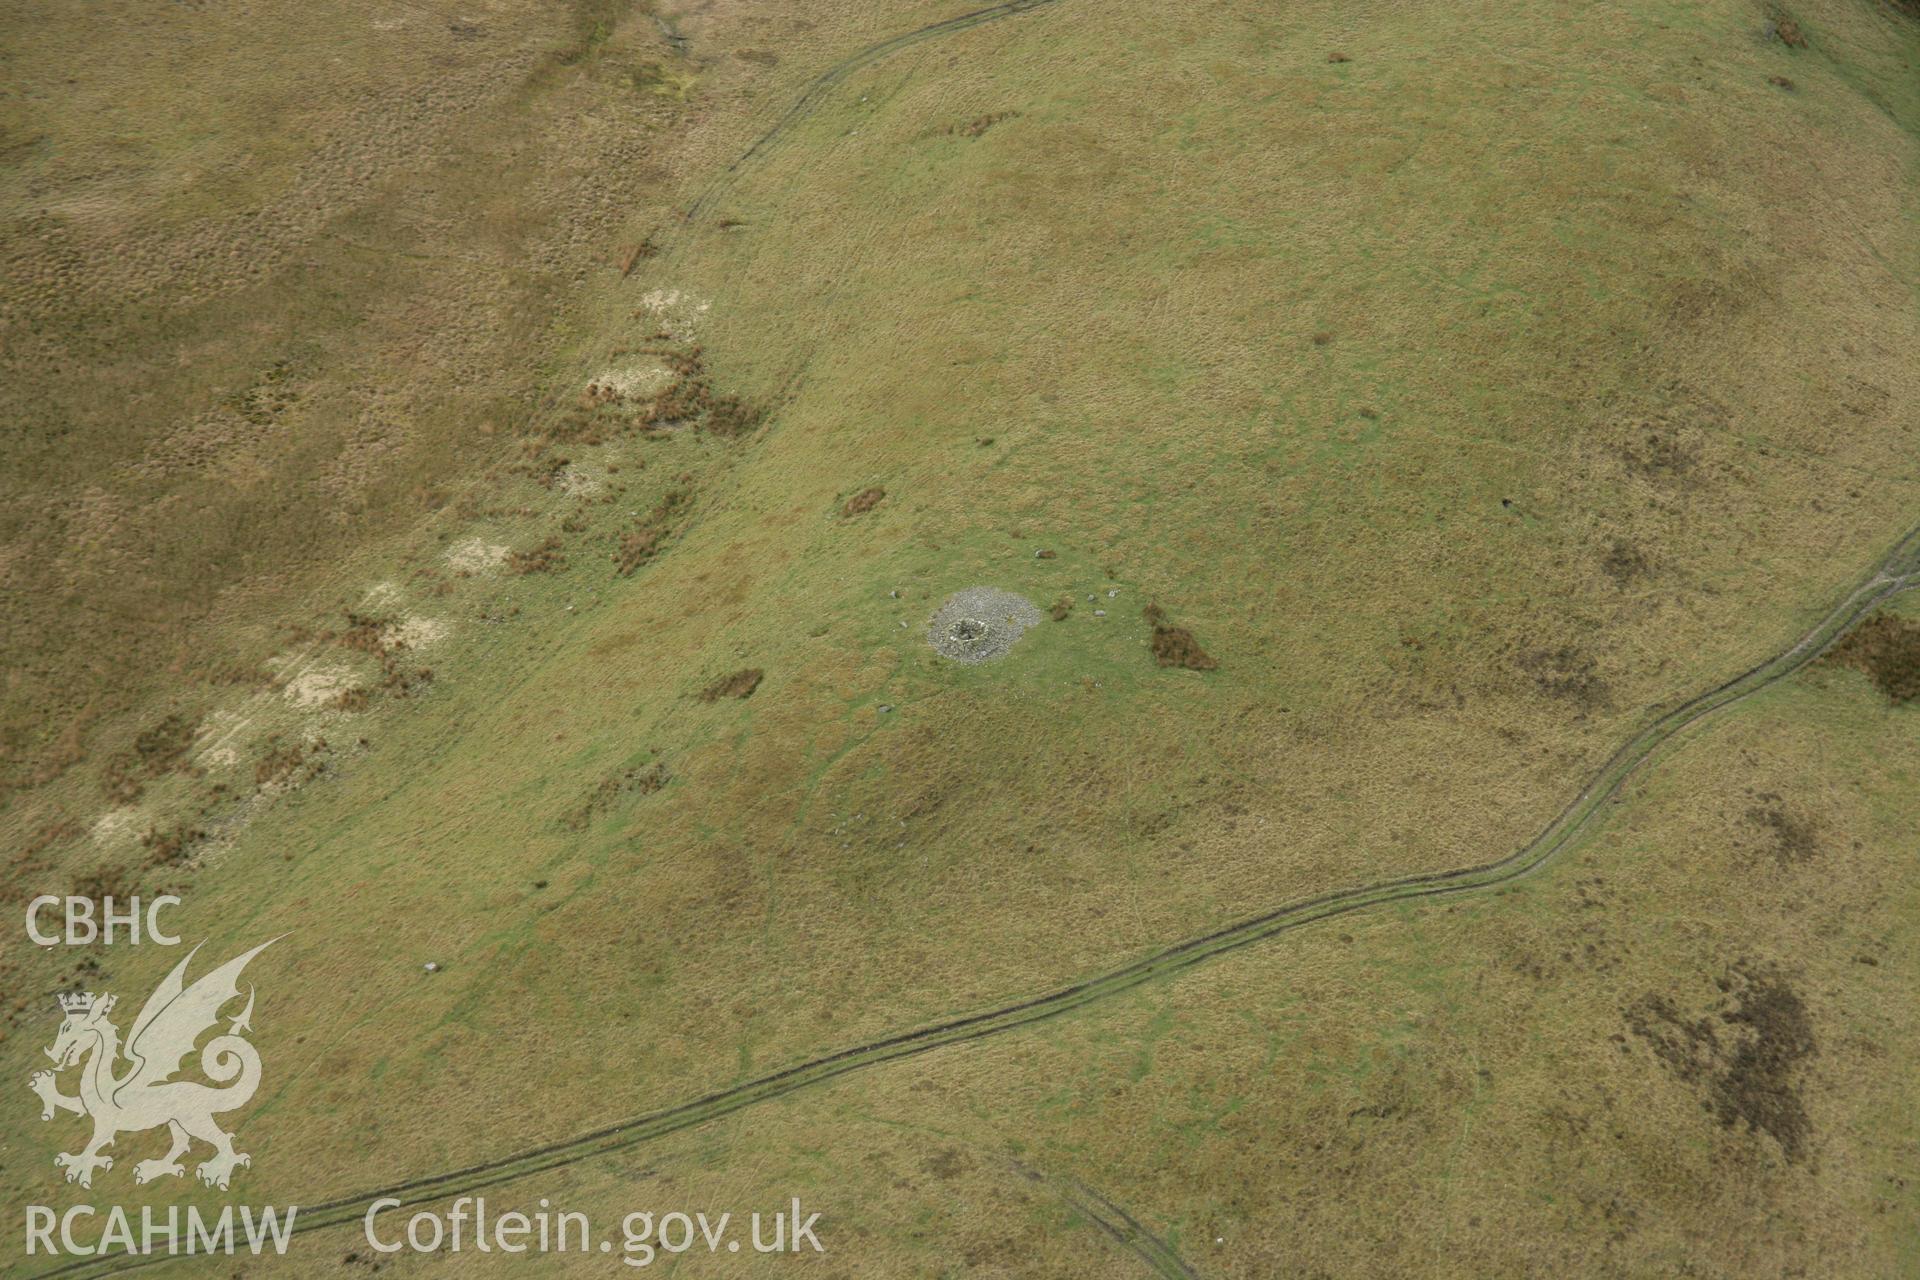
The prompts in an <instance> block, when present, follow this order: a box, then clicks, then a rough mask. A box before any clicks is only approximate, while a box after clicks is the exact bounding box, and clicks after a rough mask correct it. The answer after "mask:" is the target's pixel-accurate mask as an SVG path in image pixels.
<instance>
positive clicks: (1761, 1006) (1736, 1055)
mask: <svg viewBox="0 0 1920 1280" xmlns="http://www.w3.org/2000/svg"><path fill="white" fill-rule="evenodd" d="M1715 985H1716V986H1717V987H1718V988H1719V990H1720V992H1721V996H1722V998H1721V999H1720V1000H1719V1001H1718V1002H1717V1004H1716V1005H1715V1006H1714V1008H1713V1009H1711V1010H1710V1011H1709V1012H1708V1013H1706V1014H1704V1015H1702V1016H1700V1017H1697V1018H1689V1017H1687V1016H1686V1015H1684V1014H1682V1013H1681V1012H1680V1010H1679V1007H1678V1006H1677V1005H1676V1004H1675V1003H1674V1001H1673V1000H1672V999H1670V998H1669V997H1667V996H1663V995H1660V994H1658V993H1650V994H1648V995H1646V996H1643V997H1641V998H1640V999H1639V1000H1638V1001H1636V1002H1635V1003H1634V1004H1632V1005H1630V1006H1628V1007H1627V1009H1625V1010H1624V1011H1623V1012H1624V1016H1625V1018H1626V1023H1627V1029H1628V1030H1629V1031H1631V1032H1632V1033H1633V1034H1634V1035H1635V1036H1638V1037H1639V1038H1640V1039H1641V1040H1644V1041H1645V1042H1646V1043H1647V1046H1648V1047H1649V1048H1650V1049H1652V1050H1653V1054H1654V1057H1656V1058H1657V1059H1659V1061H1660V1062H1661V1064H1662V1065H1664V1066H1665V1067H1666V1068H1667V1070H1668V1071H1670V1072H1672V1073H1673V1075H1674V1077H1675V1078H1676V1079H1678V1080H1680V1081H1682V1082H1684V1083H1686V1084H1689V1085H1692V1086H1694V1087H1695V1088H1696V1089H1698V1090H1699V1091H1700V1092H1701V1094H1702V1098H1701V1104H1702V1105H1703V1106H1704V1107H1705V1108H1706V1110H1707V1112H1708V1113H1709V1114H1710V1115H1712V1116H1713V1118H1714V1120H1715V1122H1716V1123H1718V1124H1719V1125H1720V1126H1721V1127H1722V1128H1725V1129H1730V1130H1735V1131H1738V1130H1740V1129H1743V1128H1744V1129H1745V1131H1746V1132H1748V1133H1752V1134H1760V1133H1765V1134H1766V1135H1768V1136H1769V1137H1771V1138H1772V1139H1773V1140H1774V1142H1776V1143H1777V1144H1778V1145H1779V1147H1780V1152H1781V1154H1782V1155H1784V1156H1785V1157H1786V1159H1787V1161H1788V1162H1789V1163H1804V1162H1805V1161H1806V1159H1807V1148H1808V1143H1809V1141H1810V1140H1811V1138H1812V1136H1813V1127H1812V1123H1811V1121H1810V1120H1809V1119H1808V1117H1807V1110H1806V1106H1805V1103H1804V1102H1803V1101H1802V1099H1801V1076H1802V1071H1803V1067H1804V1064H1805V1063H1806V1061H1807V1060H1808V1059H1809V1058H1812V1057H1814V1056H1815V1055H1817V1054H1818V1053H1819V1051H1820V1049H1819V1043H1818V1041H1817V1040H1816V1039H1815V1038H1814V1034H1813V1020H1812V1018H1811V1017H1810V1016H1809V1015H1808V1013H1807V1007H1806V1004H1805V1003H1804V1002H1803V1001H1802V1000H1801V999H1800V996H1799V994H1798V993H1797V992H1796V991H1794V989H1793V987H1792V986H1791V985H1790V984H1789V983H1788V981H1787V980H1786V978H1785V976H1784V975H1782V974H1781V973H1780V971H1779V970H1778V969H1777V968H1775V967H1774V966H1773V965H1770V964H1759V963H1754V962H1752V961H1746V960H1743V961H1740V962H1739V963H1737V964H1735V965H1734V966H1733V967H1732V968H1731V969H1730V970H1728V972H1727V974H1726V975H1725V976H1724V977H1722V978H1720V979H1718V980H1717V981H1716V983H1715ZM1729 1006H1730V1007H1729Z"/></svg>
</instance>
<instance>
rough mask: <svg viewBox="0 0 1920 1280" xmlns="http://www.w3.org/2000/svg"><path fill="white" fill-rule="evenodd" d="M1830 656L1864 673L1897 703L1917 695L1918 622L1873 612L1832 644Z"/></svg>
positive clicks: (1919, 690) (1919, 688) (1919, 678)
mask: <svg viewBox="0 0 1920 1280" xmlns="http://www.w3.org/2000/svg"><path fill="white" fill-rule="evenodd" d="M1830 657H1831V658H1832V660H1833V661H1835V662H1837V663H1839V664H1840V665H1841V666H1844V667H1852V668H1853V669H1854V670H1855V671H1858V672H1861V673H1862V674H1864V675H1865V676H1866V677H1867V678H1868V679H1869V680H1871V681H1873V683H1874V684H1875V685H1876V686H1877V687H1878V688H1879V690H1880V692H1881V693H1884V694H1885V695H1887V701H1889V702H1891V703H1893V704H1894V705H1896V706H1898V705H1900V704H1901V703H1905V702H1911V701H1912V700H1913V699H1914V698H1915V697H1920V624H1915V623H1912V622H1909V621H1907V620H1906V619H1905V618H1899V617H1895V616H1894V615H1892V614H1887V613H1876V614H1874V615H1873V616H1872V617H1871V618H1868V619H1867V620H1866V621H1865V622H1863V623H1861V624H1860V625H1859V626H1858V627H1856V628H1855V629H1854V631H1853V633H1852V634H1851V635H1849V636H1847V637H1846V638H1845V639H1843V640H1841V641H1840V643H1839V644H1837V645H1835V646H1834V647H1833V652H1832V654H1831V655H1830Z"/></svg>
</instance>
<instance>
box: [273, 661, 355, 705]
mask: <svg viewBox="0 0 1920 1280" xmlns="http://www.w3.org/2000/svg"><path fill="white" fill-rule="evenodd" d="M359 683H360V680H359V677H358V676H356V675H354V673H353V672H352V671H351V670H350V669H348V668H347V667H344V666H340V665H338V664H336V663H326V664H323V665H318V666H313V667H308V668H307V669H306V670H304V671H302V672H300V673H299V674H298V675H296V676H294V677H293V678H292V679H290V680H288V681H287V683H286V686H285V687H284V688H283V689H282V691H281V692H282V694H283V695H284V696H285V697H286V699H287V701H289V702H291V703H292V704H293V705H294V706H296V707H299V708H300V709H301V710H302V711H313V710H317V709H319V708H321V707H330V706H334V705H336V704H337V703H338V702H339V701H340V695H341V694H343V693H346V692H347V691H349V690H351V689H354V688H356V687H358V685H359Z"/></svg>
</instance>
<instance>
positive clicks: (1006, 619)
mask: <svg viewBox="0 0 1920 1280" xmlns="http://www.w3.org/2000/svg"><path fill="white" fill-rule="evenodd" d="M1044 616H1045V615H1043V614H1042V613H1041V612H1040V610H1039V609H1037V608H1035V607H1034V605H1033V602H1032V601H1030V600H1028V599H1027V598H1026V597H1024V596H1019V595H1015V594H1014V593H1013V592H1011V591H1002V590H1000V589H999V588H998V587H967V588H964V589H962V590H960V591H956V592H954V593H953V594H952V595H950V596H948V597H947V598H946V600H945V602H944V603H942V604H941V606H940V609H939V612H937V613H935V614H934V615H933V621H932V622H931V623H930V624H929V625H928V627H927V643H928V644H931V645H932V646H933V647H934V650H935V651H936V652H937V653H939V654H940V655H941V656H942V657H945V658H951V659H953V660H954V661H955V662H965V663H968V664H972V663H978V662H991V661H993V660H995V659H998V658H1004V657H1005V656H1006V655H1007V651H1008V650H1010V649H1012V648H1013V644H1014V641H1016V640H1018V639H1019V638H1020V636H1021V635H1022V634H1023V633H1024V632H1025V631H1026V630H1027V628H1029V627H1032V626H1036V625H1038V624H1039V623H1040V621H1041V620H1042V618H1043V617H1044Z"/></svg>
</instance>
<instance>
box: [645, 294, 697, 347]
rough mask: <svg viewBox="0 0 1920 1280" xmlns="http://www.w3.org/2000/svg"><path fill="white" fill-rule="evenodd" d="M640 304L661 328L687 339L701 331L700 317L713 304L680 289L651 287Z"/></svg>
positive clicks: (683, 339)
mask: <svg viewBox="0 0 1920 1280" xmlns="http://www.w3.org/2000/svg"><path fill="white" fill-rule="evenodd" d="M640 306H641V308H642V309H643V310H645V311H647V312H648V313H649V314H651V315H652V316H653V318H654V319H655V320H657V321H658V322H659V323H660V327H661V328H663V329H665V330H666V331H667V332H668V333H670V334H672V335H673V336H674V337H675V338H678V339H680V340H682V341H685V340H686V339H688V338H691V337H693V336H694V335H695V334H696V333H698V332H699V327H700V319H701V317H703V316H705V315H706V314H707V311H708V310H709V309H710V308H711V307H712V306H713V304H712V303H711V302H707V301H705V300H704V299H701V298H696V297H694V296H693V295H692V294H690V293H686V292H684V291H682V290H679V289H650V290H648V291H647V292H646V293H645V294H644V295H643V296H642V297H641V299H640Z"/></svg>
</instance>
